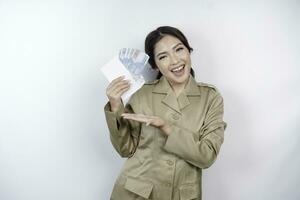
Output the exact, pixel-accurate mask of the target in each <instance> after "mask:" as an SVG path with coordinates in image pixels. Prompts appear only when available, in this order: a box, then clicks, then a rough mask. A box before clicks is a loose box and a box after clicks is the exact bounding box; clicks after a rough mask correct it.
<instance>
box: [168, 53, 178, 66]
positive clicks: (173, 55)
mask: <svg viewBox="0 0 300 200" xmlns="http://www.w3.org/2000/svg"><path fill="white" fill-rule="evenodd" d="M170 58H171V59H170V61H171V64H177V63H178V62H179V59H178V57H177V55H176V54H174V53H172V54H170Z"/></svg>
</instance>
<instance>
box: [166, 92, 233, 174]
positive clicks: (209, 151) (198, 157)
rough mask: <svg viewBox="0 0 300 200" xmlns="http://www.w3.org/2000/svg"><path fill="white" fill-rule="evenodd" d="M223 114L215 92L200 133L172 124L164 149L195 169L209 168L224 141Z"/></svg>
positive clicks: (221, 99)
mask: <svg viewBox="0 0 300 200" xmlns="http://www.w3.org/2000/svg"><path fill="white" fill-rule="evenodd" d="M223 112H224V109H223V98H222V97H221V95H220V94H219V93H218V92H216V93H214V96H213V98H212V100H211V102H210V105H209V107H208V111H207V114H206V117H205V120H204V124H203V125H202V127H201V129H200V131H199V132H191V131H188V130H186V129H183V128H181V127H179V126H176V125H174V124H172V125H170V134H169V135H168V137H167V140H166V143H165V146H164V149H165V150H166V151H168V152H170V153H174V154H176V155H177V156H179V157H181V158H182V159H184V160H186V161H187V162H189V163H191V164H192V165H195V166H196V167H199V168H208V167H210V166H211V165H212V164H213V163H214V161H215V160H216V158H217V155H218V153H219V151H220V147H221V145H222V143H223V141H224V130H225V128H226V126H227V124H226V123H225V122H224V121H223Z"/></svg>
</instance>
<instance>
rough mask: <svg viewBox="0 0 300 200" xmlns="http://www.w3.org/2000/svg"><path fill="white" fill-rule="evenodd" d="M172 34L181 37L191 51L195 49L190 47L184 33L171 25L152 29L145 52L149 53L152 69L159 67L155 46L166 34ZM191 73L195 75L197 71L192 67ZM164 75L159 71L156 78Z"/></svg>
mask: <svg viewBox="0 0 300 200" xmlns="http://www.w3.org/2000/svg"><path fill="white" fill-rule="evenodd" d="M166 35H171V36H174V37H176V38H177V39H179V40H180V41H181V42H182V43H183V44H184V46H185V47H186V48H187V49H188V50H189V52H190V53H191V52H192V51H193V48H192V47H190V45H189V43H188V41H187V39H186V37H185V36H184V35H183V33H182V32H181V31H180V30H178V29H177V28H174V27H171V26H161V27H158V28H157V29H155V30H154V31H151V32H150V33H149V34H148V35H147V37H146V40H145V52H146V54H148V55H149V61H148V62H149V64H150V65H151V67H152V69H158V67H157V65H156V63H155V60H154V48H155V45H156V43H157V42H158V41H160V40H161V39H162V38H163V37H164V36H166ZM191 75H192V76H193V77H195V72H194V70H193V69H192V68H191ZM161 76H162V73H161V72H160V71H159V73H158V74H157V77H156V79H159V78H160V77H161Z"/></svg>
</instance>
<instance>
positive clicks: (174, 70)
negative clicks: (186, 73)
mask: <svg viewBox="0 0 300 200" xmlns="http://www.w3.org/2000/svg"><path fill="white" fill-rule="evenodd" d="M183 67H184V65H182V66H180V67H178V68H176V69H172V70H171V71H172V72H177V71H180V70H182V69H183Z"/></svg>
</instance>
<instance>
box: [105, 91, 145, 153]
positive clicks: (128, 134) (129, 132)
mask: <svg viewBox="0 0 300 200" xmlns="http://www.w3.org/2000/svg"><path fill="white" fill-rule="evenodd" d="M136 101H137V99H136V95H135V94H133V95H132V96H131V98H130V100H129V102H128V103H127V104H126V106H125V108H124V106H123V104H120V106H119V107H118V109H117V110H116V111H115V112H112V111H111V107H110V103H109V102H108V103H107V104H106V105H105V107H104V112H105V118H106V122H107V126H108V129H109V132H110V140H111V143H112V145H113V146H114V148H115V149H116V151H117V152H118V153H119V154H120V156H121V157H130V156H132V155H133V154H134V152H135V150H136V147H137V144H138V140H139V134H140V129H141V127H140V123H139V122H136V121H129V120H127V119H124V118H122V117H121V114H122V113H124V112H126V113H134V110H133V108H132V105H137V104H136Z"/></svg>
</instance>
